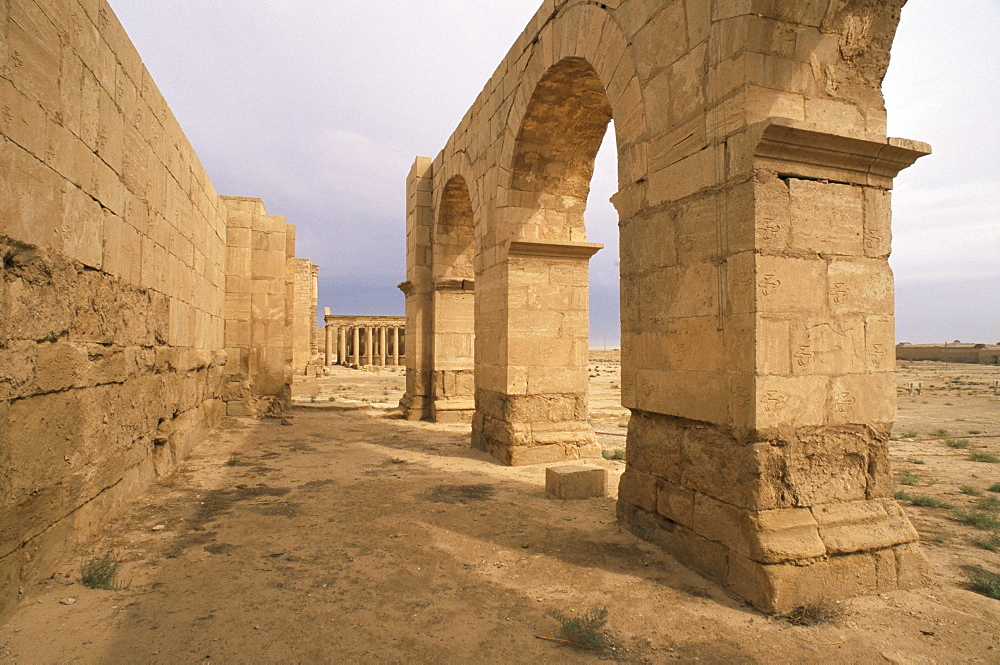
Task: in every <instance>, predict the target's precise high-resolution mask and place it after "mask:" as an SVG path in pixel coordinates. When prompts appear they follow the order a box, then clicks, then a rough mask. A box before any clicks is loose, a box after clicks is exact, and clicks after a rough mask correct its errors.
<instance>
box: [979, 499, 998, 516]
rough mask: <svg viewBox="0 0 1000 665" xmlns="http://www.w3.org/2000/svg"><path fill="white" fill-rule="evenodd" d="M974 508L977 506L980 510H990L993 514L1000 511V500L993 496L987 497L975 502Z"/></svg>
mask: <svg viewBox="0 0 1000 665" xmlns="http://www.w3.org/2000/svg"><path fill="white" fill-rule="evenodd" d="M976 506H978V507H979V509H980V510H990V511H992V512H994V513H995V512H997V511H1000V499H998V498H996V497H995V496H987V497H984V498H982V499H980V500H979V501H976Z"/></svg>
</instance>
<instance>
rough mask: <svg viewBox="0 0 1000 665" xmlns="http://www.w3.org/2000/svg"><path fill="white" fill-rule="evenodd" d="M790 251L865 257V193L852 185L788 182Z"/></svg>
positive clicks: (791, 180)
mask: <svg viewBox="0 0 1000 665" xmlns="http://www.w3.org/2000/svg"><path fill="white" fill-rule="evenodd" d="M788 191H789V199H790V203H791V210H790V219H791V227H792V228H791V240H790V245H791V247H792V249H795V250H798V251H803V252H816V253H821V254H839V255H845V256H863V255H864V220H865V203H864V189H863V188H861V187H857V186H854V185H839V184H835V183H822V182H816V181H812V180H799V179H797V178H789V179H788Z"/></svg>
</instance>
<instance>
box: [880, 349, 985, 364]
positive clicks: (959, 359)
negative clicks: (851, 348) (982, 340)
mask: <svg viewBox="0 0 1000 665" xmlns="http://www.w3.org/2000/svg"><path fill="white" fill-rule="evenodd" d="M896 360H939V361H941V362H948V363H978V364H983V365H1000V345H997V344H897V345H896Z"/></svg>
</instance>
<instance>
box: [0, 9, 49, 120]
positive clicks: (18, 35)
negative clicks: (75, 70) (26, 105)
mask: <svg viewBox="0 0 1000 665" xmlns="http://www.w3.org/2000/svg"><path fill="white" fill-rule="evenodd" d="M7 40H8V41H9V42H10V44H9V46H8V49H9V63H10V66H9V67H8V72H7V74H5V77H6V78H9V79H10V80H11V81H12V82H13V84H14V85H15V86H17V87H18V88H19V89H20V90H22V91H23V92H24V93H25V94H26V95H28V96H29V97H30V98H32V99H33V100H35V102H36V103H38V104H40V105H41V107H42V108H44V109H46V110H48V111H50V112H55V111H56V110H57V109H58V104H59V60H60V55H61V52H62V49H61V48H60V43H59V32H58V31H57V30H56V28H55V26H54V25H52V22H51V21H50V20H49V19H48V17H47V16H45V14H44V12H42V10H41V8H40V7H39V6H38V5H37V4H35V3H34V2H16V3H11V6H10V20H9V21H8V23H7Z"/></svg>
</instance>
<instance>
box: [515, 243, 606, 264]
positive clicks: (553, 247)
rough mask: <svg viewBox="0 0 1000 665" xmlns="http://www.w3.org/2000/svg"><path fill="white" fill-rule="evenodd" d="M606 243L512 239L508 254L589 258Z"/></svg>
mask: <svg viewBox="0 0 1000 665" xmlns="http://www.w3.org/2000/svg"><path fill="white" fill-rule="evenodd" d="M601 249H604V245H602V244H601V243H599V242H535V241H530V240H511V241H509V242H508V245H507V256H538V257H544V258H549V259H589V258H590V257H592V256H593V255H594V254H596V253H597V252H598V251H599V250H601Z"/></svg>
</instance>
